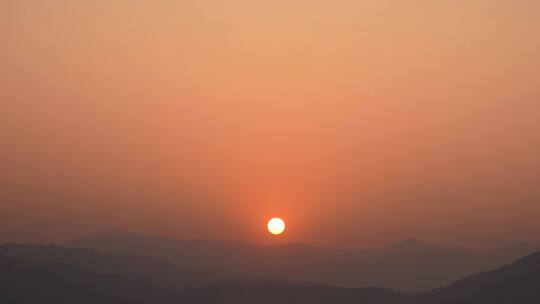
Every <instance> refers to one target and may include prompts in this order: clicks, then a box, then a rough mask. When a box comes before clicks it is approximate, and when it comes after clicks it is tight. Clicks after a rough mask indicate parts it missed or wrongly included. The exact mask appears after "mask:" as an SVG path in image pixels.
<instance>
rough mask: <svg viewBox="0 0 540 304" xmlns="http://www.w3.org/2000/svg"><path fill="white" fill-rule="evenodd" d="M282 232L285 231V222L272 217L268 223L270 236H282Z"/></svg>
mask: <svg viewBox="0 0 540 304" xmlns="http://www.w3.org/2000/svg"><path fill="white" fill-rule="evenodd" d="M283 230H285V222H284V221H283V220H282V219H280V218H279V217H274V218H273V219H271V220H269V221H268V231H270V233H271V234H276V235H277V234H282V233H283Z"/></svg>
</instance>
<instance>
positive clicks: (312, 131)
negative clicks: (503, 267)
mask: <svg viewBox="0 0 540 304" xmlns="http://www.w3.org/2000/svg"><path fill="white" fill-rule="evenodd" d="M273 216H280V217H283V218H284V219H285V220H286V222H287V230H286V232H285V234H284V235H283V236H280V237H277V238H276V237H270V236H269V234H268V233H267V231H266V230H265V222H266V220H268V219H269V218H270V217H273ZM111 228H122V229H126V230H130V231H134V232H145V233H157V234H163V235H167V236H173V237H183V238H198V237H211V238H219V239H233V240H241V241H247V242H253V243H261V244H273V243H279V242H283V241H301V242H305V243H310V244H317V245H327V246H334V247H343V248H378V247H381V246H384V245H388V244H391V243H393V242H395V241H398V240H400V239H402V238H405V237H409V236H414V237H417V238H419V239H421V240H425V241H430V242H439V243H445V244H454V245H465V246H470V247H474V248H488V247H493V246H498V245H501V244H503V243H505V242H507V241H510V240H517V239H523V240H532V241H540V1H537V0H506V1H502V0H467V1H465V0H463V1H461V0H440V1H434V0H412V1H405V0H403V1H400V0H394V1H380V0H367V1H362V0H309V1H308V0H300V1H293V0H287V1H285V0H276V1H254V0H228V1H220V0H177V1H173V0H157V1H156V0H130V1H128V0H123V1H121V0H106V1H105V0H100V1H96V0H92V1H69V0H63V1H58V0H48V1H45V0H43V1H22V0H0V242H7V241H19V242H23V241H24V242H26V241H35V242H60V241H64V240H68V239H70V238H74V237H77V236H79V235H82V234H85V233H91V232H96V231H101V230H106V229H111Z"/></svg>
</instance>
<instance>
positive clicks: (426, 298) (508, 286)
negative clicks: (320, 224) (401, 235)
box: [0, 240, 540, 304]
mask: <svg viewBox="0 0 540 304" xmlns="http://www.w3.org/2000/svg"><path fill="white" fill-rule="evenodd" d="M401 246H410V247H411V248H409V249H410V250H412V251H414V250H416V249H415V248H417V247H416V246H417V245H415V244H414V241H413V240H408V241H407V242H406V243H405V244H400V245H398V247H401ZM394 250H395V248H393V249H390V251H387V252H386V253H385V254H389V252H390V253H391V252H393V251H394ZM401 250H403V249H400V251H401ZM159 265H161V266H159ZM196 272H197V271H196V270H189V271H187V272H185V271H184V270H183V269H181V268H178V267H177V266H174V265H172V264H169V263H167V262H163V261H159V260H157V259H154V258H149V257H140V256H131V255H111V254H100V253H97V252H95V251H94V250H91V249H72V248H61V247H57V246H42V245H36V244H26V245H17V244H6V245H1V246H0V303H2V304H4V303H6V304H34V303H40V304H53V303H54V304H68V303H69V304H71V303H77V304H91V303H92V304H94V303H100V304H113V303H114V304H124V303H125V304H127V303H132V304H154V303H159V304H173V303H177V304H179V303H182V304H227V303H231V304H232V303H234V304H252V303H257V304H274V303H280V304H293V303H294V304H304V303H305V304H323V303H328V304H352V303H363V304H514V303H519V304H533V303H535V304H537V303H540V288H539V286H540V252H537V253H534V254H532V255H529V256H527V257H525V258H522V259H520V260H518V261H517V262H515V263H513V264H510V265H507V266H504V267H502V268H499V269H497V270H492V271H487V272H482V273H478V274H475V275H472V276H469V277H466V278H465V279H461V280H459V281H456V282H454V283H452V284H450V285H448V286H446V287H443V288H438V289H434V290H431V291H428V292H424V293H419V294H403V293H398V292H395V291H392V290H389V289H384V288H343V287H333V286H328V285H324V284H319V283H297V282H290V281H279V280H261V279H251V278H244V279H242V280H239V281H233V282H229V283H215V284H213V283H212V284H210V285H206V284H202V285H201V286H200V287H193V288H186V284H187V285H190V286H196V285H197V284H199V282H198V281H195V282H196V283H190V282H191V281H190V280H191V278H192V277H195V278H197V277H204V276H206V275H208V274H211V273H212V271H208V270H203V271H201V273H200V274H197V273H196ZM179 278H180V279H179ZM186 282H188V283H186Z"/></svg>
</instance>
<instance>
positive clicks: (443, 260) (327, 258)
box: [67, 230, 532, 291]
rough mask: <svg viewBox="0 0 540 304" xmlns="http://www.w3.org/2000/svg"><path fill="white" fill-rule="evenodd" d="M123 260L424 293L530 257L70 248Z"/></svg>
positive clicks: (151, 246)
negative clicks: (148, 258) (116, 255)
mask: <svg viewBox="0 0 540 304" xmlns="http://www.w3.org/2000/svg"><path fill="white" fill-rule="evenodd" d="M67 246H70V247H90V248H95V249H97V250H99V251H103V252H108V253H119V254H136V255H145V256H153V257H156V258H160V259H164V260H167V261H169V262H171V263H174V264H177V265H179V266H181V267H184V268H212V269H221V270H224V271H236V272H240V273H245V274H249V275H252V276H256V277H266V278H284V279H288V280H292V281H319V282H322V283H325V284H329V285H337V286H343V287H364V286H382V287H386V288H391V289H396V290H405V291H425V290H429V289H432V288H435V287H439V286H444V285H446V284H449V283H451V282H453V281H455V280H457V279H459V278H462V277H465V276H467V275H470V274H473V273H476V272H480V271H485V270H489V269H493V268H496V267H499V266H502V265H504V264H507V263H510V262H512V261H514V260H516V259H518V258H520V257H521V256H523V255H525V254H528V253H530V252H532V249H529V250H531V251H529V252H526V251H527V250H513V251H510V250H507V251H504V250H503V251H498V252H489V253H481V252H474V251H471V250H468V249H466V248H462V247H450V246H441V245H432V244H426V243H423V242H420V241H418V240H416V239H412V238H411V239H406V240H404V241H402V242H400V243H398V244H396V245H394V246H390V247H388V248H385V249H383V250H381V251H379V252H375V253H373V252H370V251H367V250H365V251H350V250H342V249H333V248H326V247H313V246H309V245H305V244H301V243H289V244H283V245H275V246H259V245H253V244H247V243H241V242H233V241H215V240H209V239H205V240H182V239H171V238H163V237H159V236H155V235H140V234H133V233H129V232H125V231H118V230H114V231H106V232H101V233H97V234H94V235H89V236H85V237H82V238H80V239H78V240H74V241H71V242H69V243H67Z"/></svg>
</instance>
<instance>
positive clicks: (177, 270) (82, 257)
mask: <svg viewBox="0 0 540 304" xmlns="http://www.w3.org/2000/svg"><path fill="white" fill-rule="evenodd" d="M0 254H3V255H5V256H12V257H18V258H23V259H25V260H28V261H33V262H48V263H61V264H65V265H67V266H70V267H72V268H76V269H79V270H83V271H86V272H90V273H98V274H114V275H120V276H124V277H128V278H134V279H138V280H141V281H146V282H151V283H153V284H157V285H160V286H164V287H167V288H170V289H177V290H182V289H186V288H193V287H201V286H205V285H209V284H216V283H220V282H221V283H222V282H229V283H231V282H236V283H243V282H253V281H254V280H255V279H254V278H252V277H249V276H247V275H241V274H237V273H232V272H223V271H214V270H206V269H197V270H194V269H183V268H181V267H179V266H177V265H175V264H172V263H169V262H166V261H163V260H159V259H156V258H153V257H145V256H135V255H117V254H103V253H98V252H97V251H95V250H94V249H89V248H62V247H58V246H54V245H50V246H44V245H39V244H4V245H0Z"/></svg>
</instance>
